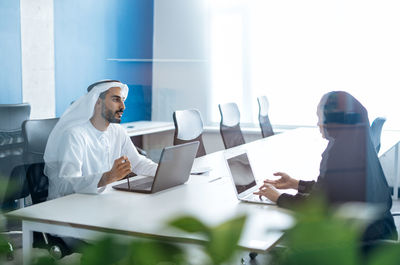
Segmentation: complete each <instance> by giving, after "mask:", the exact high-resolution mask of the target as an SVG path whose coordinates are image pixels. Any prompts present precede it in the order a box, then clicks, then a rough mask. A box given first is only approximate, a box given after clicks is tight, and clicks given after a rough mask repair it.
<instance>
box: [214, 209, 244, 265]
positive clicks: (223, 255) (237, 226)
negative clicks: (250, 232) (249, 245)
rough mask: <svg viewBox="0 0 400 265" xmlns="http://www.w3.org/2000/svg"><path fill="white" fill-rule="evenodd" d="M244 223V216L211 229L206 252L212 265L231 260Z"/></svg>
mask: <svg viewBox="0 0 400 265" xmlns="http://www.w3.org/2000/svg"><path fill="white" fill-rule="evenodd" d="M245 222H246V216H240V217H237V218H235V219H232V220H229V221H227V222H225V223H223V224H221V225H219V226H217V227H215V228H212V230H211V236H210V241H209V242H208V244H207V245H206V251H207V253H208V255H209V256H210V258H211V260H212V261H213V263H214V264H221V263H223V262H226V261H228V260H229V259H231V258H232V256H233V254H234V253H235V250H236V249H237V244H238V242H239V239H240V235H241V233H242V230H243V226H244V224H245Z"/></svg>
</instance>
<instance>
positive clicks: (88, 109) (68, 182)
mask: <svg viewBox="0 0 400 265" xmlns="http://www.w3.org/2000/svg"><path fill="white" fill-rule="evenodd" d="M127 96H128V86H127V85H125V84H123V83H121V82H119V81H116V80H105V81H100V82H97V83H94V84H92V85H90V86H89V87H88V93H87V94H86V95H84V96H82V97H81V98H80V99H78V100H77V101H75V102H74V103H73V104H72V105H71V106H70V107H69V108H68V109H67V110H66V111H65V113H64V114H63V115H62V117H61V118H60V120H59V122H58V123H57V125H56V126H55V128H54V129H53V131H52V132H51V134H50V136H49V140H48V141H47V145H46V151H45V154H44V160H45V163H46V164H45V171H44V172H45V174H46V176H48V178H49V196H48V199H54V198H57V197H61V196H65V195H68V194H71V193H93V194H96V193H99V192H102V191H103V190H104V188H105V186H106V185H107V184H109V183H112V182H114V181H118V180H120V179H122V178H124V177H125V176H126V175H127V174H129V173H131V172H134V173H136V174H140V175H148V176H154V175H155V173H156V169H157V164H156V163H154V162H153V161H151V160H149V159H147V158H146V157H144V156H142V155H140V154H139V153H138V152H137V150H136V148H135V146H134V145H133V143H132V141H131V139H130V138H129V136H128V135H127V133H126V131H125V129H124V128H122V127H121V125H120V124H119V123H120V122H121V117H122V114H123V112H124V110H125V105H124V101H125V99H126V97H127Z"/></svg>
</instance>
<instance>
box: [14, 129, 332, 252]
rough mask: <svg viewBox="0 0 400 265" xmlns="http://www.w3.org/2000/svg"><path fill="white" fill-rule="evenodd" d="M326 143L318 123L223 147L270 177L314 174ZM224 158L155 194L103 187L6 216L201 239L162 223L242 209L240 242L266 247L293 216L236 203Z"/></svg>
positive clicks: (214, 221)
mask: <svg viewBox="0 0 400 265" xmlns="http://www.w3.org/2000/svg"><path fill="white" fill-rule="evenodd" d="M325 146H326V141H324V140H322V138H321V136H320V134H319V132H318V130H317V129H316V128H315V129H297V130H293V131H288V132H286V133H283V134H278V135H275V136H273V137H269V138H265V139H261V140H258V141H255V142H252V143H249V144H246V145H243V146H240V147H236V148H232V149H230V150H227V151H225V152H235V150H238V149H242V148H245V149H246V150H247V152H248V155H249V159H250V162H251V165H252V168H253V171H254V173H255V176H256V178H257V179H260V180H261V179H263V178H265V177H271V176H272V173H273V172H275V171H285V172H287V173H289V174H292V175H293V177H299V178H302V179H315V178H316V177H317V176H318V169H319V161H320V154H321V153H322V151H323V149H324V148H325ZM223 159H224V151H221V152H216V153H212V154H209V155H207V156H204V157H200V158H197V159H196V160H195V164H194V167H204V166H208V167H211V168H212V170H211V171H210V172H209V175H208V176H205V175H199V176H191V177H190V179H189V181H188V182H187V183H186V184H184V185H181V186H178V187H174V188H171V189H168V190H165V191H161V192H158V193H156V194H139V193H130V192H123V191H116V190H113V189H112V188H111V187H107V189H106V191H105V192H103V193H101V194H99V195H86V194H72V195H69V196H66V197H63V198H58V199H55V200H52V201H48V202H45V203H41V204H38V205H33V206H30V207H26V208H23V209H19V210H16V211H13V212H11V213H9V214H8V216H11V217H16V218H18V219H22V220H31V221H35V222H41V223H52V224H62V225H68V226H73V227H79V228H85V229H89V230H95V231H97V230H100V231H108V232H113V233H117V234H124V235H126V234H128V235H133V236H139V237H150V238H159V239H162V238H164V237H167V238H172V239H175V240H177V241H179V242H197V241H198V240H202V238H201V237H200V236H199V235H189V234H185V233H182V232H180V231H176V230H173V229H171V228H168V227H167V226H166V223H167V222H168V221H169V220H171V219H173V218H176V217H178V216H181V215H192V216H195V217H197V218H199V219H200V220H202V221H203V222H204V223H206V224H208V225H218V224H220V223H222V222H224V221H227V220H229V219H231V218H233V217H235V216H237V215H241V214H246V215H247V216H248V221H247V222H246V225H245V229H244V232H243V234H242V237H241V240H240V243H239V244H240V246H242V247H244V248H246V249H254V250H259V251H260V250H267V249H268V248H269V247H271V246H272V245H273V244H274V243H275V242H276V241H277V240H278V239H279V238H280V237H281V236H282V233H281V232H278V231H277V230H279V229H284V228H287V227H289V226H290V225H291V223H292V218H291V216H290V214H288V212H286V211H285V210H282V209H278V208H277V207H276V206H266V205H256V204H249V203H243V202H239V201H238V200H237V199H236V196H235V192H234V189H233V185H232V183H231V180H230V178H228V177H227V176H228V172H227V169H226V166H225V162H224V160H223ZM220 177H221V178H220ZM217 178H218V179H217ZM215 179H217V180H215ZM212 180H215V181H212ZM210 181H212V182H210Z"/></svg>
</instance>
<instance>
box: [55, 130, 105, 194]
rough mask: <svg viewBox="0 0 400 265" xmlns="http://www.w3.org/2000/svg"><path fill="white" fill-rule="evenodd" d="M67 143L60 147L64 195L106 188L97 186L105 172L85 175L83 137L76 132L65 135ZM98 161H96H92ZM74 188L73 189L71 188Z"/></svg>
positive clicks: (61, 184) (92, 191)
mask: <svg viewBox="0 0 400 265" xmlns="http://www.w3.org/2000/svg"><path fill="white" fill-rule="evenodd" d="M64 143H65V144H64V145H63V146H61V147H60V150H59V157H60V158H61V161H60V171H59V175H58V177H59V181H60V185H58V187H59V193H60V194H62V195H66V194H69V193H71V192H76V193H99V192H102V191H103V190H104V188H100V189H99V188H97V185H98V183H99V180H100V179H101V177H102V175H103V172H96V173H93V174H90V175H86V176H83V174H82V162H83V156H84V148H86V144H85V141H84V139H82V137H79V136H76V135H74V134H71V133H70V134H68V135H65V142H64ZM91 162H92V163H96V161H91ZM71 188H72V191H71V190H70V189H71Z"/></svg>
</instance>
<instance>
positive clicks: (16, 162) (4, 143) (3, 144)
mask: <svg viewBox="0 0 400 265" xmlns="http://www.w3.org/2000/svg"><path fill="white" fill-rule="evenodd" d="M30 113H31V106H30V105H29V104H28V103H22V104H0V179H1V180H2V185H6V189H5V193H4V194H0V207H1V209H2V211H10V210H14V209H16V208H17V207H18V203H17V201H21V200H22V199H24V198H25V197H27V196H28V195H29V191H28V187H27V183H26V181H25V177H24V176H25V172H24V171H23V172H21V171H18V170H16V169H15V168H18V166H20V165H22V164H23V161H22V152H23V138H22V134H21V124H22V122H23V121H24V120H26V119H29V116H30ZM8 226H10V223H8ZM7 229H9V228H7ZM2 233H3V232H2ZM20 233H21V231H5V232H4V234H6V235H12V234H20ZM13 255H14V254H13V247H12V244H11V243H10V242H8V250H7V258H8V259H9V260H12V259H13Z"/></svg>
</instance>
